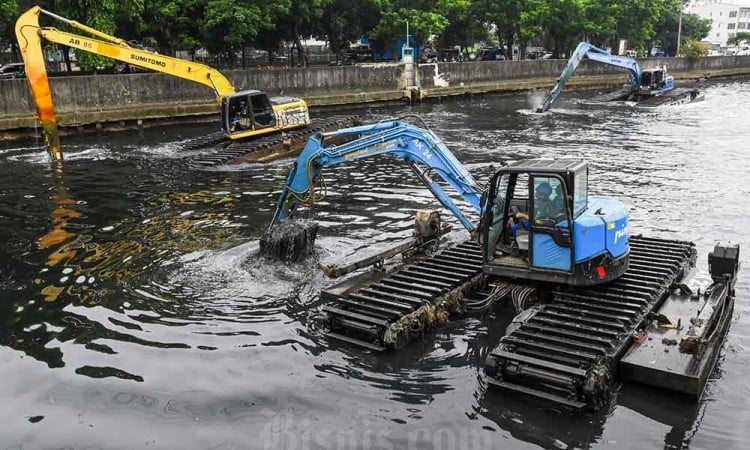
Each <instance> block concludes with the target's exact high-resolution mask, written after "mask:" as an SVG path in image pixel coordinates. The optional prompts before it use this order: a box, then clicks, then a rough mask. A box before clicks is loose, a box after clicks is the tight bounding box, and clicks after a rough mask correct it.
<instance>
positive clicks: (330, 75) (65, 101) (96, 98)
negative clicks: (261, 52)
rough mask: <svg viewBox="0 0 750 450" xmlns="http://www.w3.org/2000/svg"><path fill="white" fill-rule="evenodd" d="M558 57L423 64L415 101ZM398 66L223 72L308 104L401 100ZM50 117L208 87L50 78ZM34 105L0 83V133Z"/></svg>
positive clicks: (518, 73)
mask: <svg viewBox="0 0 750 450" xmlns="http://www.w3.org/2000/svg"><path fill="white" fill-rule="evenodd" d="M639 62H640V63H641V65H642V66H643V67H645V68H650V67H654V66H658V65H665V64H666V65H667V67H668V68H669V71H670V72H671V73H672V74H674V75H676V76H677V77H678V78H680V77H683V78H689V77H703V76H708V77H712V76H722V75H741V74H750V56H738V57H707V58H702V59H700V60H699V61H697V62H695V63H693V64H691V63H689V62H688V61H687V60H685V59H683V58H658V59H643V60H640V61H639ZM565 63H566V61H564V60H542V61H492V62H464V63H440V64H437V65H435V64H427V65H422V66H420V67H419V70H418V78H419V83H420V87H421V90H420V96H421V97H422V98H426V97H434V96H445V95H457V94H463V93H468V92H488V91H498V90H500V91H502V90H520V89H529V88H536V87H544V88H548V87H551V86H552V84H553V83H554V79H555V78H556V77H557V76H558V75H559V74H560V72H562V70H563V68H564V67H565ZM401 72H402V68H401V67H400V66H398V65H392V64H382V65H372V66H344V67H320V68H310V69H283V70H282V69H275V70H260V69H253V70H245V71H228V72H227V76H228V78H229V79H230V80H231V81H232V82H233V83H234V85H235V86H236V87H237V88H238V89H260V90H263V91H265V92H267V93H268V94H269V95H293V96H299V97H303V98H305V99H307V100H308V103H309V104H310V105H311V106H317V105H333V104H347V103H365V102H371V101H389V100H399V99H403V98H404V96H405V95H407V94H405V93H404V91H403V90H402V85H401ZM623 72H624V71H623V70H622V69H619V68H616V67H611V66H607V65H603V64H596V63H591V62H590V61H584V63H583V64H582V65H581V67H580V68H579V69H578V70H577V71H576V75H575V76H574V77H573V78H572V79H571V80H570V83H569V85H570V86H572V87H575V86H576V85H597V84H598V85H602V84H611V83H621V82H623V81H624V80H625V79H626V77H625V75H624V73H623ZM50 84H51V86H52V90H53V96H54V101H55V106H56V111H57V114H58V120H59V122H60V124H61V125H63V126H77V125H85V124H93V123H98V122H122V121H130V120H138V119H144V120H148V119H168V118H177V117H185V116H191V115H206V114H215V113H217V112H218V105H217V103H216V102H215V101H214V95H213V92H212V91H211V89H209V88H207V87H205V86H203V85H200V84H197V83H193V82H190V81H186V80H182V79H179V78H175V77H171V76H167V75H163V74H157V73H147V74H129V75H92V76H73V77H55V78H51V79H50ZM33 114H34V106H33V102H32V99H31V96H30V93H29V87H28V84H27V82H26V80H24V79H17V80H0V130H4V131H6V132H7V130H17V129H24V128H25V129H28V128H33V127H34V122H35V121H34V118H33Z"/></svg>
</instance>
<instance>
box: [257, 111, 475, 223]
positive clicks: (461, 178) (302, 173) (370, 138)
mask: <svg viewBox="0 0 750 450" xmlns="http://www.w3.org/2000/svg"><path fill="white" fill-rule="evenodd" d="M347 138H348V139H351V140H349V141H348V142H344V143H342V144H339V145H328V146H326V144H325V140H326V139H331V140H341V139H347ZM382 154H390V155H394V156H396V157H398V158H400V159H402V160H404V161H406V162H407V164H409V166H410V167H411V168H412V170H414V172H415V173H416V174H417V176H418V177H419V178H420V180H421V181H422V182H423V183H424V184H425V186H427V188H428V189H429V190H430V191H431V192H432V193H433V195H435V197H436V198H437V199H438V201H439V202H440V203H441V204H442V205H443V206H445V207H446V208H448V209H449V210H450V211H451V213H452V214H453V215H454V216H456V217H457V218H458V219H459V220H460V221H461V224H463V226H464V227H466V229H467V230H469V232H474V230H475V228H476V226H475V225H474V224H473V223H472V222H471V220H470V219H469V218H468V217H467V216H466V215H465V214H464V213H463V212H462V211H461V210H460V209H459V208H458V206H457V205H456V204H455V202H454V201H453V200H452V199H451V197H450V196H449V195H448V194H447V193H446V192H445V191H444V190H443V188H442V187H441V186H440V184H439V183H438V182H437V181H434V180H432V178H431V176H430V175H431V173H433V172H434V173H436V174H437V175H438V176H439V177H440V178H442V180H443V181H444V182H446V183H448V184H449V185H450V186H451V187H452V188H453V189H454V190H455V191H456V192H457V193H458V194H459V195H460V196H461V197H463V198H464V200H466V201H467V202H468V203H469V204H470V205H471V206H472V207H473V208H474V209H475V210H476V211H477V212H479V211H480V208H481V206H480V199H481V193H482V192H481V189H480V188H479V186H478V184H477V182H476V181H475V180H474V178H473V177H472V176H471V174H470V173H469V172H468V171H467V170H466V168H465V167H464V166H463V165H462V164H461V163H460V162H459V161H458V160H457V159H456V157H455V156H453V153H451V151H450V150H448V148H447V147H446V146H445V144H443V142H442V141H441V140H440V138H438V137H437V136H436V135H435V134H434V133H433V132H432V131H430V130H427V129H423V128H419V127H417V126H415V125H412V124H410V123H408V122H405V121H403V120H390V121H385V122H379V123H375V124H372V125H363V126H358V127H350V128H342V129H340V130H337V131H333V132H330V133H320V134H317V135H315V136H313V137H311V138H310V139H309V141H308V142H307V144H306V145H305V148H304V149H303V150H302V153H300V155H299V157H298V158H297V161H296V162H295V164H294V167H293V168H292V171H291V172H290V174H289V177H288V178H287V181H286V183H285V185H284V188H283V189H282V192H281V196H280V197H279V202H278V204H277V207H276V213H275V214H274V219H273V221H272V223H271V226H273V225H274V224H276V223H279V222H283V221H285V220H286V219H288V218H289V217H290V216H291V215H292V214H293V213H294V211H295V210H296V209H297V207H298V206H299V205H300V204H310V203H312V202H314V201H315V200H316V199H317V198H316V197H317V194H316V186H317V185H318V183H319V178H320V171H321V170H322V169H323V168H325V167H331V166H335V165H337V164H342V163H345V162H347V161H355V160H358V159H363V158H369V157H372V156H376V155H382Z"/></svg>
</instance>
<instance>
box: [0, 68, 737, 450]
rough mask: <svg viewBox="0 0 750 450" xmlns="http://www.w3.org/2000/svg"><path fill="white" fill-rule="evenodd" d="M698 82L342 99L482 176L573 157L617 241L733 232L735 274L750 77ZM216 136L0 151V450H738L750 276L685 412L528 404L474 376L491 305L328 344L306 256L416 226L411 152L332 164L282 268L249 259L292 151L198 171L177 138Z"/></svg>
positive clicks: (671, 403)
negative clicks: (306, 234)
mask: <svg viewBox="0 0 750 450" xmlns="http://www.w3.org/2000/svg"><path fill="white" fill-rule="evenodd" d="M704 89H705V92H706V99H705V101H703V102H700V103H696V104H690V105H683V106H679V107H663V108H659V109H654V110H642V109H638V108H636V107H634V106H632V105H622V104H620V105H598V104H591V102H589V101H587V99H589V98H590V97H591V95H592V94H591V93H579V94H566V95H565V96H564V97H563V99H562V100H561V101H560V102H559V103H558V104H556V108H555V109H554V110H553V111H552V112H551V113H550V114H546V115H544V116H538V115H533V114H529V113H528V110H529V108H530V106H529V98H528V96H527V94H518V95H512V96H507V95H504V96H499V95H498V96H477V97H474V98H465V99H460V100H451V101H446V102H444V103H439V104H425V105H420V106H417V107H414V108H408V107H389V108H362V109H355V110H354V112H355V113H357V114H361V115H364V116H366V117H367V118H369V119H380V118H383V117H385V116H389V115H399V114H405V113H409V112H414V113H417V114H420V115H421V116H422V117H423V118H424V120H425V121H426V122H427V123H428V124H429V125H430V126H431V127H432V128H433V129H434V130H435V131H436V132H437V133H438V135H440V136H441V137H442V138H443V139H444V141H445V142H446V144H447V145H448V147H449V148H451V149H452V150H453V151H454V152H455V154H456V156H457V157H458V158H459V159H460V160H461V161H463V162H464V163H465V164H466V165H467V167H468V168H469V170H470V171H471V172H472V173H473V174H474V175H475V176H476V177H477V178H478V179H479V180H481V181H484V180H486V179H487V177H488V176H489V174H490V173H492V166H493V164H495V165H496V164H498V163H499V162H501V161H510V160H517V159H523V158H529V157H539V156H546V157H558V156H562V155H565V156H573V157H580V158H585V159H587V160H588V161H589V162H590V164H591V167H592V169H591V180H590V186H591V187H590V189H591V192H592V193H593V194H597V195H608V196H615V197H620V198H622V199H624V201H625V202H626V203H627V205H628V206H629V207H630V212H631V232H634V233H637V232H642V233H644V234H648V235H651V236H659V237H666V238H672V239H684V240H692V241H694V242H696V244H697V246H698V251H699V269H700V270H705V269H706V255H707V253H708V252H709V251H710V250H711V248H712V247H713V244H714V243H715V241H718V240H722V241H731V242H739V243H740V244H741V245H742V246H743V248H742V254H741V259H742V261H743V264H744V265H745V267H746V268H747V267H750V265H748V263H749V262H750V259H749V258H748V256H747V255H748V252H749V251H750V238H748V236H749V235H748V232H747V229H748V227H750V211H749V208H750V188H748V184H747V173H748V171H750V155H748V153H747V148H748V143H749V142H750V120H749V119H748V115H747V111H748V105H750V85H749V84H747V83H746V82H741V81H727V82H716V83H711V84H708V85H705V86H704ZM334 113H337V114H338V113H340V111H333V112H330V114H334ZM319 114H323V115H325V114H329V112H323V113H319ZM208 131H212V127H211V126H208V125H206V126H184V127H179V128H160V129H151V130H147V131H146V132H145V134H144V135H143V136H139V135H138V134H137V133H125V134H122V133H121V134H113V135H108V136H104V137H99V138H97V137H94V136H82V137H81V136H79V137H69V138H66V139H65V140H64V142H65V146H66V152H67V160H66V162H65V165H64V170H62V171H56V170H53V169H52V168H51V167H50V165H49V164H48V163H47V160H46V155H45V154H44V152H43V151H42V150H40V149H38V148H36V146H38V145H39V142H35V141H28V142H17V141H16V142H6V143H1V144H0V149H1V150H0V160H2V163H1V164H0V188H1V189H2V190H1V193H0V240H1V241H2V242H3V245H2V246H1V247H0V299H1V300H0V380H1V381H0V399H2V402H0V430H2V431H1V432H0V448H29V449H31V448H143V447H148V448H152V447H153V448H212V449H214V448H216V449H218V448H283V447H286V448H326V449H328V448H461V449H467V448H530V447H538V446H541V447H558V448H570V447H584V448H586V447H612V448H625V447H628V448H629V447H635V448H654V447H662V446H669V447H681V446H687V445H689V446H691V447H694V448H731V447H734V448H746V445H747V442H748V441H749V440H750V431H748V430H750V400H749V399H750V382H749V381H748V373H749V372H748V366H749V365H750V357H748V355H747V352H746V349H748V348H750V336H749V334H750V319H748V309H749V308H750V306H749V304H748V301H749V300H748V299H750V274H748V272H747V270H745V271H744V272H742V273H741V275H740V279H739V282H738V285H737V304H736V307H735V314H734V318H733V321H732V324H731V329H730V332H729V336H728V340H727V342H726V344H725V346H724V348H723V351H722V356H721V358H720V360H719V363H718V368H717V370H716V371H715V372H714V373H713V375H712V377H711V380H710V382H709V384H708V388H707V391H706V393H705V395H704V397H703V399H702V400H701V401H700V402H699V403H697V404H696V403H694V402H691V401H690V400H686V399H684V398H681V397H678V396H674V395H669V394H664V393H661V392H658V391H654V390H650V389H646V388H643V387H639V386H637V385H633V384H624V385H620V386H619V387H618V389H617V392H616V394H615V396H614V398H613V400H612V403H611V405H610V406H609V407H608V408H607V409H606V410H604V411H600V412H598V413H595V414H584V415H579V414H570V413H566V412H560V411H557V410H554V409H549V408H544V407H541V406H539V405H537V404H532V403H531V402H528V401H527V400H525V399H522V398H517V397H512V396H508V395H505V394H502V393H498V392H495V391H493V390H488V389H487V387H486V386H485V385H484V383H483V382H482V381H481V380H480V378H479V371H480V367H481V366H482V363H483V360H484V357H485V355H486V354H487V353H488V352H489V350H491V349H492V347H494V346H495V345H496V343H497V342H498V340H499V339H500V337H501V336H502V334H503V330H504V326H505V324H506V322H507V320H508V318H507V317H505V315H504V314H501V313H500V312H499V311H491V312H488V313H485V314H483V315H469V316H467V317H464V318H461V319H459V320H456V321H453V322H452V323H450V324H449V325H447V326H444V327H442V328H440V329H439V330H438V332H437V333H436V334H434V335H432V336H430V337H428V338H426V339H425V340H424V342H419V343H416V344H414V345H411V346H410V347H408V348H407V349H406V350H405V351H402V352H399V353H396V354H386V355H373V354H369V353H367V352H363V351H360V350H357V349H353V348H349V347H342V346H339V345H336V344H334V343H331V342H329V341H327V340H326V339H325V338H324V337H322V335H321V333H320V331H319V329H318V328H317V326H316V324H317V321H316V319H317V318H318V316H319V306H320V303H319V301H318V296H317V295H318V292H319V291H320V289H321V288H324V287H325V286H327V285H329V284H331V281H330V280H327V279H325V278H324V277H323V276H322V274H321V271H320V266H321V265H322V264H326V263H327V262H331V261H339V260H341V259H343V258H349V257H351V256H352V255H354V254H356V253H360V254H361V252H363V251H372V250H373V249H375V248H378V247H380V246H384V245H386V244H388V243H389V242H393V241H396V240H398V239H401V238H403V237H406V236H408V235H410V233H411V229H412V219H411V215H412V213H413V212H414V210H416V209H419V208H423V207H426V206H435V205H436V202H435V201H434V200H433V199H432V197H431V196H430V194H429V192H428V191H427V190H426V189H424V188H423V187H422V186H421V185H420V184H419V183H418V182H417V181H416V180H415V178H414V177H413V175H412V173H411V171H410V170H409V169H408V168H407V167H406V166H404V165H402V164H400V163H399V162H398V161H395V160H393V159H389V158H378V159H375V160H369V161H363V162H359V163H354V164H348V165H346V166H343V167H341V168H339V169H338V170H328V171H327V172H326V179H327V182H328V183H327V185H328V196H327V197H326V199H325V200H324V201H323V202H321V203H320V204H318V205H317V206H316V207H315V208H314V209H313V210H312V211H309V210H308V211H306V212H305V213H304V214H303V215H304V216H306V217H315V218H316V220H317V221H318V222H319V223H320V225H321V231H320V234H319V236H320V237H319V239H318V249H319V251H318V255H317V256H316V258H315V259H314V260H310V261H307V262H304V263H301V264H297V265H293V266H288V267H285V266H281V265H276V264H269V263H267V262H264V261H262V260H258V259H256V258H255V257H254V256H255V254H256V249H257V239H258V237H259V236H260V235H261V233H262V231H263V229H264V228H265V227H266V226H267V223H268V222H269V220H270V218H271V215H272V213H273V207H274V206H275V201H276V196H277V195H278V192H279V189H280V186H281V184H282V183H283V181H284V178H285V176H286V174H287V172H288V170H289V168H290V160H285V161H280V162H276V163H272V164H269V165H244V166H237V167H232V168H224V169H220V170H198V169H194V168H191V167H190V166H189V164H188V161H189V156H190V155H186V154H184V152H182V151H181V145H180V140H181V139H187V138H190V137H191V136H196V135H200V134H203V133H206V132H208ZM698 278H699V281H701V280H702V281H705V282H707V280H708V278H707V276H706V275H702V276H699V277H698Z"/></svg>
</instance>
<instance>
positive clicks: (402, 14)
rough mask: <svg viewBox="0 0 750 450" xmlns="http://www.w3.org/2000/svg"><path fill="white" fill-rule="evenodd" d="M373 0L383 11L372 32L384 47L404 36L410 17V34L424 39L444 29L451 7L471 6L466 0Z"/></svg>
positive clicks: (421, 39) (421, 40)
mask: <svg viewBox="0 0 750 450" xmlns="http://www.w3.org/2000/svg"><path fill="white" fill-rule="evenodd" d="M374 4H375V6H376V7H377V8H378V10H379V12H380V14H379V21H378V23H377V25H375V27H374V28H373V29H372V30H371V32H370V35H371V37H373V38H375V39H377V40H378V41H379V42H380V43H381V44H382V45H383V46H384V47H385V48H393V46H394V44H395V43H396V41H397V40H399V39H400V38H402V37H405V35H406V23H407V21H408V23H409V34H410V35H411V36H414V38H415V39H416V40H417V41H418V42H420V43H424V42H427V41H428V39H429V38H430V37H432V36H433V35H435V36H437V35H440V34H442V33H443V31H444V30H445V28H446V27H447V26H448V18H447V16H448V14H449V11H450V10H451V9H453V8H455V9H461V8H468V3H467V2H464V0H438V1H431V0H375V1H374ZM397 57H398V55H394V58H397Z"/></svg>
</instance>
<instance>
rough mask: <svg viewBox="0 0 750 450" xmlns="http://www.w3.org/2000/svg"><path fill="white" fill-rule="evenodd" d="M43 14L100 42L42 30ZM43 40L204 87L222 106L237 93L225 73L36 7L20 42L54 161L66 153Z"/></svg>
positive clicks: (19, 33)
mask: <svg viewBox="0 0 750 450" xmlns="http://www.w3.org/2000/svg"><path fill="white" fill-rule="evenodd" d="M40 14H45V15H47V16H49V17H52V18H54V19H56V20H59V21H61V22H64V23H66V24H68V25H69V26H71V27H73V28H76V29H79V30H81V31H83V32H85V33H88V34H91V35H93V36H96V37H97V38H98V39H94V38H91V37H88V36H80V35H77V34H73V33H68V32H64V31H60V30H57V29H55V28H46V27H45V28H42V27H40V26H39V15H40ZM42 38H43V39H46V40H48V41H50V42H54V43H58V44H63V45H66V46H68V47H74V48H77V49H80V50H84V51H87V52H90V53H95V54H97V55H102V56H107V57H109V58H112V59H116V60H118V61H123V62H126V63H128V64H131V65H134V66H138V67H142V68H145V69H151V70H154V71H156V72H162V73H166V74H169V75H172V76H176V77H180V78H185V79H187V80H190V81H195V82H197V83H201V84H204V85H206V86H208V87H210V88H211V89H213V90H214V92H215V94H216V100H217V101H218V102H219V104H221V101H222V99H223V98H224V97H225V96H227V95H230V94H233V93H234V92H235V89H234V86H232V83H230V82H229V80H228V79H227V78H226V77H225V76H224V75H222V74H221V72H219V71H217V70H215V69H213V68H211V67H209V66H206V65H204V64H200V63H195V62H192V61H187V60H184V59H180V58H173V57H170V56H165V55H161V54H159V53H155V52H150V51H147V50H141V49H139V48H134V47H131V46H130V45H128V43H127V42H125V41H124V40H122V39H120V38H117V37H114V36H110V35H108V34H106V33H102V32H101V31H98V30H95V29H93V28H91V27H88V26H86V25H83V24H80V23H78V22H76V21H74V20H68V19H66V18H64V17H61V16H58V15H57V14H54V13H51V12H49V11H45V10H43V9H42V8H40V7H39V6H35V7H33V8H31V9H29V10H28V11H26V12H25V13H23V14H22V15H21V17H19V18H18V20H17V21H16V39H17V40H18V45H19V47H20V49H21V55H22V57H23V60H24V63H25V66H26V75H27V76H28V79H29V84H30V86H31V93H32V96H33V97H34V102H35V103H36V107H37V116H38V119H39V120H40V122H41V123H42V127H43V128H44V131H45V134H46V140H47V146H48V148H49V151H50V156H51V157H52V159H54V160H59V159H61V158H62V152H61V150H60V138H59V135H58V130H57V118H56V117H55V110H54V106H53V103H52V93H51V90H50V86H49V79H48V78H47V70H46V68H45V65H44V54H43V53H42V42H41V40H42Z"/></svg>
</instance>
